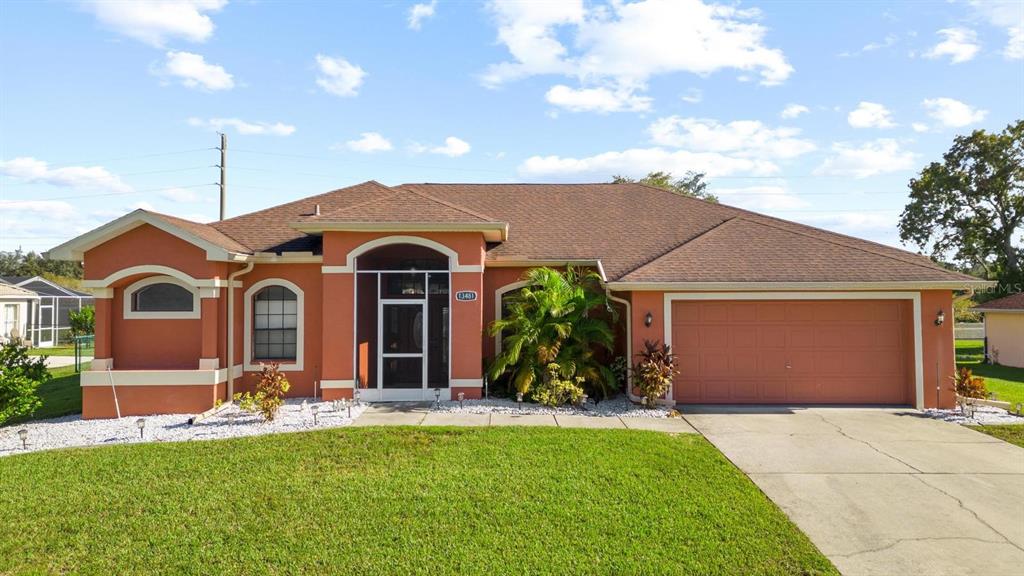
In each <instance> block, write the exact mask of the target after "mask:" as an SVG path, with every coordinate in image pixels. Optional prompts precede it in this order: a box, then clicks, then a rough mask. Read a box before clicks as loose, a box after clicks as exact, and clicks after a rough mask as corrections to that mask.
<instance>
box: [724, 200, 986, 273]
mask: <svg viewBox="0 0 1024 576" xmlns="http://www.w3.org/2000/svg"><path fill="white" fill-rule="evenodd" d="M755 214H756V212H755ZM758 216H761V217H762V218H764V216H762V215H760V214H759V215H758ZM737 218H739V219H741V220H743V221H745V222H750V223H752V224H757V225H759V226H765V227H768V228H774V229H776V230H782V231H784V232H790V233H792V234H798V235H800V236H806V237H807V238H814V239H816V240H821V241H822V242H828V243H829V244H835V245H836V246H842V247H844V248H851V249H853V250H859V251H861V252H865V253H867V254H874V255H875V256H881V257H882V258H888V259H890V260H895V261H897V262H902V263H904V264H911V265H914V266H919V267H921V268H926V269H928V270H935V271H940V272H947V273H950V274H959V275H961V276H969V275H967V274H963V273H962V272H956V271H955V270H948V269H946V268H943V267H942V266H939V265H937V264H933V265H928V264H925V263H923V262H914V261H912V260H909V259H903V258H897V257H895V256H892V255H890V254H884V253H881V252H876V251H874V250H867V249H865V248H862V247H860V246H853V245H851V244H847V243H844V242H836V241H835V240H832V239H831V238H828V237H820V236H815V235H814V234H808V233H807V232H804V231H801V230H790V229H788V228H785V227H783V226H779V225H776V224H772V223H769V222H758V221H757V219H754V218H748V217H746V216H745V215H743V216H738V217H737ZM768 218H771V217H770V216H769V217H768ZM826 232H829V231H826ZM829 234H834V232H829ZM840 236H843V235H841V234H840ZM969 277H970V278H974V277H973V276H969Z"/></svg>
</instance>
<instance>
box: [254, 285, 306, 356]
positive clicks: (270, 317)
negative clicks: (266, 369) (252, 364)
mask: <svg viewBox="0 0 1024 576" xmlns="http://www.w3.org/2000/svg"><path fill="white" fill-rule="evenodd" d="M252 313H253V319H252V330H253V333H252V359H253V360H257V361H260V360H263V361H270V360H273V361H281V360H286V361H289V362H292V361H294V360H295V359H296V357H297V355H298V323H299V303H298V295H297V294H296V293H295V292H292V291H291V290H290V289H288V288H286V287H284V286H278V285H274V286H267V287H265V288H263V289H261V290H260V291H259V292H257V293H256V294H255V296H253V303H252Z"/></svg>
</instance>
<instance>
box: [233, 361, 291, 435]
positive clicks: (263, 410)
mask: <svg viewBox="0 0 1024 576" xmlns="http://www.w3.org/2000/svg"><path fill="white" fill-rule="evenodd" d="M256 377H257V378H259V382H258V383H257V384H256V393H255V394H253V393H251V392H246V393H244V394H243V393H241V392H239V393H238V394H235V398H234V400H235V402H238V407H239V408H241V409H242V410H245V411H246V412H255V413H258V414H260V415H261V416H263V419H264V420H266V421H267V422H269V421H271V420H273V419H274V417H275V416H277V410H278V409H279V408H280V407H281V405H282V404H284V395H285V393H286V392H288V389H289V388H291V387H292V385H291V383H290V382H288V378H286V377H285V375H284V374H282V373H281V371H280V365H279V364H260V373H259V374H258V375H257V376H256Z"/></svg>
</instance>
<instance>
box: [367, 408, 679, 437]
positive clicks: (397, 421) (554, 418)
mask: <svg viewBox="0 0 1024 576" xmlns="http://www.w3.org/2000/svg"><path fill="white" fill-rule="evenodd" d="M352 425H353V426H556V427H559V428H621V429H630V430H654V431H657V432H668V433H673V434H680V433H682V434H696V433H697V431H696V430H694V428H693V427H692V426H690V424H689V423H687V422H686V420H683V419H682V418H619V417H615V416H581V415H567V414H566V415H563V414H559V415H546V414H545V415H541V414H522V415H519V414H500V413H491V414H460V413H452V412H431V411H430V404H424V403H395V404H373V405H370V406H368V407H367V408H366V410H364V411H363V413H362V415H360V416H359V417H358V418H356V420H355V422H353V423H352Z"/></svg>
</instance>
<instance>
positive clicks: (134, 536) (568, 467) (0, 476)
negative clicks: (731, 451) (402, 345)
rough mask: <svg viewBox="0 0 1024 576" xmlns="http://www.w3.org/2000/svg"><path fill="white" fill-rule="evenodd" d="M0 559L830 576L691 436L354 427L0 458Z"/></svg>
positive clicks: (48, 567) (186, 569)
mask: <svg viewBox="0 0 1024 576" xmlns="http://www.w3.org/2000/svg"><path fill="white" fill-rule="evenodd" d="M0 518H3V522H0V573H3V574H7V573H84V574H142V573H145V574H182V573H188V574H224V573H227V574H296V573H307V574H319V573H335V574H412V573H416V574H641V573H642V574H744V575H747V574H787V575H788V574H836V573H837V572H836V571H835V568H833V567H832V565H831V564H830V563H829V561H828V560H827V559H826V558H825V557H824V556H822V554H821V553H820V552H818V550H817V549H816V548H815V547H814V546H813V545H812V544H811V543H810V541H809V540H808V539H807V537H806V536H804V534H803V533H801V532H800V531H799V530H798V529H797V528H796V527H795V526H794V525H793V524H792V523H791V522H790V521H789V520H788V519H787V518H786V516H785V515H784V514H783V513H782V512H781V511H780V510H779V509H778V508H777V507H776V506H775V505H774V504H772V503H771V502H770V501H769V500H768V499H767V498H766V497H765V496H764V494H762V493H761V492H760V491H759V490H758V489H757V487H755V486H754V484H753V483H751V481H750V480H749V479H748V478H747V477H746V476H744V475H743V474H742V473H741V472H740V471H739V470H737V469H736V468H735V467H734V466H733V465H732V464H731V463H729V462H728V461H727V460H726V459H725V457H724V456H722V454H721V453H719V452H718V451H717V450H716V449H715V448H714V447H713V446H711V444H709V443H708V442H707V441H706V440H704V439H703V438H702V437H700V436H698V435H686V434H684V435H678V436H672V435H668V434H661V433H656V432H641V431H631V430H572V429H558V428H536V429H531V428H466V429H447V428H363V429H359V428H355V429H334V430H324V431H315V432H306V433H295V434H277V435H268V436H260V437H252V438H243V439H234V440H225V441H209V442H188V443H167V444H157V443H154V444H141V445H135V446H125V445H122V446H107V447H98V448H89V449H75V450H61V451H54V452H40V453H34V454H26V455H21V456H11V457H7V458H2V459H0Z"/></svg>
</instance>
